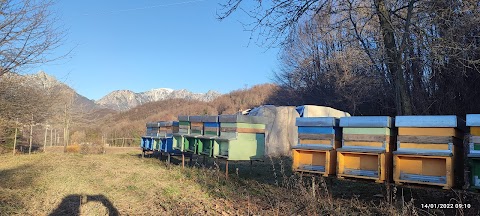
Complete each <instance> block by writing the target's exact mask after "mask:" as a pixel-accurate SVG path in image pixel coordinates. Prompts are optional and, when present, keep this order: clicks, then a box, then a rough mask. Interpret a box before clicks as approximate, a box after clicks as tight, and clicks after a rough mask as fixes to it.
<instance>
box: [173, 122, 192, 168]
mask: <svg viewBox="0 0 480 216" xmlns="http://www.w3.org/2000/svg"><path fill="white" fill-rule="evenodd" d="M188 134H190V116H178V133H173V149H174V150H177V151H180V152H181V153H182V167H185V155H188V156H189V157H190V165H191V162H192V154H189V153H187V152H185V150H184V147H185V145H188V144H184V143H186V142H188V140H187V139H186V138H185V135H188Z"/></svg>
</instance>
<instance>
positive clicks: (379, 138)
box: [343, 134, 390, 142]
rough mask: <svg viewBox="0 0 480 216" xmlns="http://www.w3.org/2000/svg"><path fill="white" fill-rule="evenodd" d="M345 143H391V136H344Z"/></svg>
mask: <svg viewBox="0 0 480 216" xmlns="http://www.w3.org/2000/svg"><path fill="white" fill-rule="evenodd" d="M343 140H345V141H365V142H383V141H386V142H390V136H387V135H372V134H344V135H343Z"/></svg>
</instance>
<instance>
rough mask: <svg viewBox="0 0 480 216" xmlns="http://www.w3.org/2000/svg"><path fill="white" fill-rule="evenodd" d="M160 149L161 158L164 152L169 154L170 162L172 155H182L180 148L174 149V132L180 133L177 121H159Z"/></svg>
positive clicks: (168, 159) (168, 160)
mask: <svg viewBox="0 0 480 216" xmlns="http://www.w3.org/2000/svg"><path fill="white" fill-rule="evenodd" d="M159 126H160V128H159V141H160V142H159V151H160V159H162V156H163V153H166V154H167V157H168V158H167V162H169V163H170V159H171V156H172V155H180V154H181V152H180V151H179V150H175V149H173V134H174V133H178V122H177V121H162V122H159Z"/></svg>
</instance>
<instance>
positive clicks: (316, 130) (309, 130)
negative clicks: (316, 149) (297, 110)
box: [298, 127, 335, 134]
mask: <svg viewBox="0 0 480 216" xmlns="http://www.w3.org/2000/svg"><path fill="white" fill-rule="evenodd" d="M298 133H304V134H335V130H334V129H333V127H298Z"/></svg>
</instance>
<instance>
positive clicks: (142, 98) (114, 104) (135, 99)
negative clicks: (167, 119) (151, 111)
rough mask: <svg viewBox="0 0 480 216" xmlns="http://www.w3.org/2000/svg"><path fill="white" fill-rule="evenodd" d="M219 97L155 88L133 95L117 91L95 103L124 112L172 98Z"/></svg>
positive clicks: (201, 99) (184, 90) (128, 92)
mask: <svg viewBox="0 0 480 216" xmlns="http://www.w3.org/2000/svg"><path fill="white" fill-rule="evenodd" d="M220 95H221V94H220V93H218V92H216V91H211V90H210V91H208V92H207V93H193V92H190V91H188V90H186V89H180V90H173V89H169V88H157V89H152V90H149V91H145V92H140V93H135V92H133V91H130V90H117V91H113V92H111V93H110V94H108V95H106V96H104V97H103V98H101V99H100V100H98V101H96V102H95V103H96V104H97V105H99V106H101V107H103V108H108V109H114V110H118V111H126V110H129V109H131V108H134V107H136V106H139V105H142V104H145V103H148V102H155V101H161V100H166V99H173V98H180V99H187V100H199V101H206V102H208V101H212V100H214V99H215V98H217V97H218V96H220Z"/></svg>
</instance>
